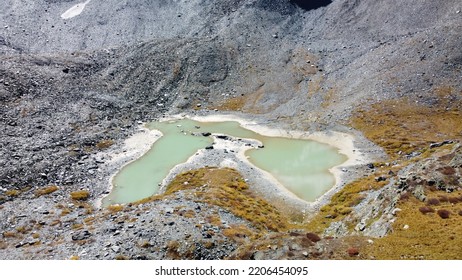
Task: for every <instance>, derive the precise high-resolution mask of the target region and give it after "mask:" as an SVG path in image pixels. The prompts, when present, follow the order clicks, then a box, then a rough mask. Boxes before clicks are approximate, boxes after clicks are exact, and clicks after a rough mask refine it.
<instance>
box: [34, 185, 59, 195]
mask: <svg viewBox="0 0 462 280" xmlns="http://www.w3.org/2000/svg"><path fill="white" fill-rule="evenodd" d="M58 189H59V188H58V186H48V187H44V188H41V189H39V190H37V191H36V192H35V196H36V197H40V196H42V195H47V194H51V193H54V192H55V191H57V190H58Z"/></svg>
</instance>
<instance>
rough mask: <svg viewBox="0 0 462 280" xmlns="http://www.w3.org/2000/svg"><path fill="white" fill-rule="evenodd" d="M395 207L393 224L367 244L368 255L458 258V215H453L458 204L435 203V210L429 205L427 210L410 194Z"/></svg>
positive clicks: (461, 238) (461, 222)
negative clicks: (396, 209)
mask: <svg viewBox="0 0 462 280" xmlns="http://www.w3.org/2000/svg"><path fill="white" fill-rule="evenodd" d="M436 193H442V192H436ZM460 193H462V192H458V193H456V194H453V195H451V197H455V196H457V195H460ZM432 195H433V194H432ZM398 207H399V208H401V209H402V211H401V212H399V213H398V217H397V219H396V222H395V223H394V224H393V232H392V233H391V234H389V235H388V236H386V237H384V238H381V239H377V240H375V242H374V244H373V245H372V246H368V247H367V248H366V249H365V250H366V251H367V254H368V255H370V256H373V257H375V258H377V259H443V260H445V259H462V254H461V253H460V252H461V251H460V248H462V235H461V234H460V232H461V231H462V216H459V215H456V213H458V211H460V209H461V206H460V205H457V204H451V203H441V205H439V206H435V210H436V211H437V212H438V213H435V210H433V209H432V210H433V211H427V209H426V208H428V206H426V205H425V203H424V202H421V201H419V200H417V199H415V198H414V197H411V198H410V199H409V200H407V201H405V202H401V203H400V204H399V205H398ZM422 209H423V210H424V211H422ZM440 213H441V214H440ZM440 216H443V217H440ZM406 228H408V229H406Z"/></svg>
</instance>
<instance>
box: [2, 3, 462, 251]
mask: <svg viewBox="0 0 462 280" xmlns="http://www.w3.org/2000/svg"><path fill="white" fill-rule="evenodd" d="M4 2H5V3H3V5H2V6H3V8H2V9H1V10H0V58H1V59H0V102H1V104H2V106H1V107H0V130H1V133H0V166H1V169H0V187H1V190H0V203H1V205H0V211H1V218H0V232H2V234H3V239H2V241H0V256H1V258H3V259H11V258H13V259H14V258H21V259H22V258H39V259H40V258H69V257H71V256H79V257H80V258H106V259H110V258H115V257H118V258H125V257H127V258H165V257H170V258H225V257H226V256H232V257H240V258H245V257H251V258H283V257H293V258H305V257H313V258H318V257H319V258H329V257H332V258H348V257H350V256H349V254H347V253H346V252H347V251H346V250H347V249H348V248H349V247H355V248H356V247H358V248H360V249H361V250H360V251H361V252H363V249H362V248H363V247H367V246H369V245H370V242H367V240H368V238H369V237H365V239H361V238H362V236H363V235H366V236H374V237H379V236H383V235H385V234H390V233H391V232H392V231H393V225H394V224H395V225H400V226H401V225H402V223H404V224H403V226H404V225H408V224H407V223H406V222H403V221H400V220H399V219H400V217H399V213H398V212H400V211H398V210H396V209H398V208H399V209H403V212H405V211H407V210H408V209H411V208H412V207H410V206H409V205H408V204H406V203H407V202H408V201H411V202H410V203H417V204H418V203H426V202H425V201H426V200H425V199H422V197H423V196H422V195H424V196H425V197H427V196H429V197H433V196H435V197H436V196H438V195H446V194H444V192H448V188H447V187H446V186H447V185H448V184H449V185H451V192H455V193H457V194H458V192H460V189H459V187H460V184H461V182H460V177H459V175H460V172H461V170H460V168H461V167H460V166H459V165H457V164H455V165H454V164H453V163H449V161H448V160H449V157H452V158H455V159H454V160H455V161H457V160H456V159H457V158H458V157H460V156H459V155H460V153H459V152H460V148H458V146H457V142H458V141H460V139H461V138H462V127H461V123H462V121H461V120H462V118H461V115H460V113H461V112H460V111H461V97H462V72H461V71H462V38H461V37H460V34H461V32H462V12H461V10H462V5H461V3H460V1H457V0H445V1H430V0H409V1H398V0H389V1H385V0H368V1H366V0H334V1H314V2H316V3H315V4H313V6H307V5H306V3H304V2H306V1H288V0H278V1H268V0H232V1H227V0H216V1H210V0H193V1H186V0H177V1H164V0H157V1H148V0H132V1H128V0H127V1H116V0H106V1H86V2H84V1H82V2H81V3H80V6H78V7H75V6H74V5H77V4H79V1H72V0H62V1H59V0H53V1H52V0H38V1H32V0H22V1H19V0H6V1H4ZM71 8H72V9H71ZM215 111H220V112H231V113H235V114H242V116H244V117H247V118H255V119H257V120H259V121H260V122H261V123H264V124H267V125H270V126H272V127H280V128H284V129H297V130H304V131H327V130H336V131H343V132H348V133H350V134H352V135H354V136H355V137H357V145H358V149H360V150H362V151H364V152H366V153H369V154H370V155H371V158H376V159H377V162H376V163H374V164H372V163H371V164H372V165H369V166H357V167H355V168H354V169H352V170H351V171H348V172H351V173H352V174H351V176H350V177H351V179H352V182H351V183H350V184H348V185H347V186H346V187H345V189H344V190H342V191H340V192H339V193H338V194H336V195H334V196H333V198H332V200H331V202H330V203H328V204H327V205H325V207H323V208H322V209H321V211H320V212H319V215H317V216H315V217H313V218H312V219H311V220H310V221H306V223H298V222H300V221H297V223H295V222H294V224H291V225H282V226H281V228H279V229H277V228H275V227H272V228H271V229H267V228H266V230H262V227H261V224H258V223H255V221H252V220H251V219H249V218H248V217H245V216H243V215H241V214H239V213H233V212H232V211H230V210H229V208H226V207H225V206H224V205H216V204H214V205H211V204H210V202H209V201H200V202H197V201H194V200H191V199H190V198H188V196H189V195H191V193H190V192H191V190H180V191H178V192H174V193H172V194H169V195H168V196H167V198H162V200H159V199H154V200H153V201H149V202H146V203H145V204H142V205H141V206H140V205H129V206H126V207H125V208H122V207H121V208H114V209H109V210H108V209H97V208H96V207H95V205H94V202H95V201H96V199H97V198H99V197H100V196H101V195H102V194H104V193H105V192H106V191H107V184H108V183H107V182H108V180H109V177H110V176H111V175H112V172H114V170H109V169H108V168H106V166H105V163H106V159H105V158H102V157H101V155H102V154H104V153H107V152H111V151H117V150H119V149H121V148H122V145H123V140H124V139H126V138H127V137H128V136H130V135H132V134H133V133H134V132H135V131H137V127H138V124H139V123H140V122H145V121H149V120H153V119H155V118H158V117H160V116H162V115H166V114H175V113H183V112H189V113H193V114H209V113H213V112H215ZM369 141H370V142H369ZM443 141H446V142H443ZM451 141H452V142H451ZM432 143H440V144H442V143H444V145H441V147H437V146H439V145H436V146H432V148H429V147H430V146H429V145H430V144H432ZM383 152H385V153H386V154H387V155H386V156H385V155H384V153H383ZM379 161H380V162H379ZM434 161H436V163H434V164H433V163H432V162H434ZM428 162H430V163H432V164H430V163H428ZM448 164H449V166H450V167H447V166H446V165H448ZM427 165H428V167H427ZM423 166H425V168H427V169H425V171H421V169H423ZM420 167H422V168H421V169H419V168H420ZM416 168H417V169H418V170H417V171H416V170H415V169H416ZM428 168H430V169H431V170H430V171H429V170H428ZM432 170H433V171H432ZM348 172H347V173H348ZM419 172H424V173H425V175H427V174H428V173H431V174H433V173H432V172H436V173H435V174H436V175H434V176H433V177H435V176H436V177H438V176H439V175H438V174H440V173H442V174H443V175H444V176H453V175H454V174H457V176H456V175H454V176H455V178H453V179H451V180H452V181H451V180H449V179H447V178H443V179H442V180H441V181H442V182H445V183H444V186H445V187H444V188H436V189H434V188H432V186H433V185H431V184H430V183H428V182H429V181H432V179H431V178H429V179H428V180H427V179H426V181H425V182H426V184H423V185H424V186H425V188H424V187H422V188H421V189H422V190H420V189H419V188H417V189H418V190H420V191H416V188H415V186H414V185H416V184H417V185H419V184H420V183H413V182H415V181H416V180H417V179H415V178H414V177H415V176H417V175H415V176H414V177H413V174H420V173H419ZM438 172H439V173H438ZM228 175H229V176H231V177H232V178H234V179H236V178H237V177H239V176H238V175H236V174H234V173H231V174H228ZM418 176H420V175H418ZM422 176H423V175H422ZM231 177H230V178H231ZM438 178H439V177H438ZM234 179H232V180H234ZM353 179H356V181H355V180H353ZM230 180H231V179H230ZM236 180H237V179H236ZM448 180H449V181H448ZM457 180H458V181H457ZM403 182H407V183H406V184H407V185H411V186H412V188H411V189H409V190H408V191H407V192H406V190H405V188H404V187H403V184H404V183H403ZM217 184H218V183H217ZM218 185H219V184H218ZM407 185H406V186H407ZM420 185H422V184H420ZM52 186H57V189H55V188H53V187H52ZM426 187H429V188H428V189H426ZM403 188H404V190H403ZM82 190H84V191H85V192H88V197H86V196H84V197H83V198H82V200H75V199H72V198H71V196H70V194H71V192H76V191H82ZM403 191H404V193H413V194H414V196H411V197H410V198H409V197H408V199H406V198H405V199H400V198H401V196H402V195H403ZM430 191H431V192H435V193H434V194H433V193H431V194H430V193H428V192H430ZM416 192H417V194H416ZM438 192H442V193H438ZM421 193H423V194H422V195H421ZM405 197H407V196H406V195H405ZM414 197H415V199H416V200H417V201H419V202H417V201H414V200H412V199H414ZM74 198H75V197H74ZM256 199H257V198H256ZM440 200H441V199H440ZM443 200H444V199H443ZM454 202H455V201H454ZM249 203H256V202H255V201H250V202H249ZM268 203H269V204H271V202H268ZM400 203H402V204H403V205H401V204H400ZM443 203H444V202H443ZM268 207H270V206H268ZM421 207H423V206H421ZM451 207H455V208H454V209H451V211H452V213H453V215H451V219H449V220H447V219H445V221H449V222H447V223H446V226H447V227H449V228H450V229H451V230H452V229H454V230H455V228H453V227H452V226H453V224H457V223H458V222H459V220H460V217H459V216H458V215H459V214H456V213H457V211H458V210H459V209H458V208H457V203H453V204H452V206H451ZM417 208H418V207H417ZM204 209H207V210H205V211H201V210H204ZM433 210H435V209H433ZM436 210H438V209H436ZM268 211H269V213H273V212H272V211H273V209H271V211H270V210H268ZM274 211H277V210H274ZM406 213H407V214H406V215H403V217H402V218H403V219H405V218H406V217H412V215H413V214H412V213H411V214H408V212H406ZM435 213H437V212H435ZM435 213H433V214H432V213H430V214H429V215H434V216H435V218H437V219H439V218H438V217H437V216H436V215H437V214H435ZM417 214H419V215H423V214H421V213H417ZM175 215H177V216H180V217H181V219H180V220H181V221H179V222H174V223H173V224H171V222H172V221H173V220H175V221H177V219H173V218H172V216H175ZM396 216H397V217H396ZM326 217H327V218H326ZM419 217H420V216H419ZM425 217H428V216H425ZM457 219H459V220H457ZM396 220H398V222H397V223H394V222H395V221H396ZM414 220H415V219H414ZM223 221H226V223H223ZM260 222H261V221H260ZM230 223H232V226H230V225H229V224H230ZM148 224H149V226H147V225H148ZM175 225H176V226H175ZM408 226H409V225H408ZM154 229H155V230H154ZM410 230H413V229H412V227H411V228H410ZM158 231H161V232H160V233H159V232H158ZM276 231H279V232H280V233H274V232H276ZM183 232H190V235H189V237H188V238H187V239H188V240H189V239H190V241H187V242H186V244H185V243H184V240H185V237H184V236H182V235H181V234H182V233H183ZM307 232H310V233H311V232H316V234H318V235H320V236H321V237H335V238H336V239H335V241H330V240H332V239H322V240H321V241H320V242H318V241H313V240H312V239H313V238H312V237H313V236H312V235H306V233H307ZM446 232H450V231H446ZM180 233H181V234H180ZM272 234H275V236H277V238H278V242H279V243H280V246H279V247H278V246H276V248H272V250H273V249H274V250H273V251H275V252H276V253H275V254H272V253H268V252H257V251H258V250H257V251H255V253H254V254H251V255H245V254H242V253H240V251H239V248H241V249H242V248H247V249H248V248H261V247H262V246H263V245H261V244H265V246H266V243H265V242H267V240H272V238H273V236H272ZM436 234H442V233H436ZM417 235H418V234H417ZM156 236H159V237H158V238H156ZM352 236H355V237H352ZM389 236H390V237H387V238H393V235H389ZM310 237H311V239H310ZM291 238H292V239H293V238H296V239H297V238H298V239H299V241H300V242H298V243H297V244H298V245H297V246H299V247H296V248H295V249H292V248H291V247H290V246H289V247H290V248H289V247H287V246H288V245H287V246H285V244H286V243H290V242H289V241H290V240H291ZM306 238H308V241H307V239H306ZM399 238H400V239H399V240H400V241H399V242H401V243H399V242H397V241H393V242H395V243H393V244H401V245H397V247H398V248H399V247H403V246H402V245H403V244H406V243H405V242H406V240H408V239H412V236H408V237H407V238H408V239H406V236H405V237H403V236H400V237H399ZM448 238H449V237H448ZM103 239H105V240H109V241H107V242H103V241H102V240H103ZM298 239H297V240H298ZM314 239H316V238H314ZM127 240H131V241H130V242H128V241H127ZM384 240H386V239H384ZM452 240H456V241H454V242H459V241H458V239H457V238H455V239H452ZM380 242H385V241H377V242H375V243H374V244H375V245H376V246H381V244H382V243H380ZM106 243H109V244H106ZM122 244H131V245H126V246H125V247H124V246H122ZM133 244H134V245H133ZM187 244H195V245H194V248H199V249H197V250H196V251H197V252H199V253H197V254H196V253H194V250H192V249H191V248H192V247H190V246H188V245H187ZM332 244H334V245H332ZM426 244H429V243H428V242H427V243H426ZM375 245H374V246H375ZM414 245H415V244H414ZM414 245H413V246H414ZM446 245H448V244H446ZM446 245H444V246H446ZM450 245H451V244H449V245H448V246H447V247H448V248H451V246H450ZM313 246H314V247H313ZM432 246H434V245H431V246H430V245H428V247H429V248H430V249H428V248H427V249H428V250H426V251H425V252H426V253H422V254H421V253H419V252H418V251H416V250H414V251H412V250H411V251H410V252H406V253H403V254H402V255H406V256H408V257H409V258H414V257H420V256H424V257H425V258H444V257H445V255H441V254H440V255H438V254H435V255H432V254H431V252H432V250H431V248H433V247H432ZM435 246H436V245H435ZM286 247H287V248H286ZM102 248H104V250H105V252H106V253H107V254H106V253H103V254H101V249H102ZM269 248H271V247H269ZM444 248H446V247H444ZM247 249H245V250H247ZM349 249H351V248H349ZM379 249H380V248H379ZM379 249H376V250H379ZM284 250H285V251H284ZM364 250H366V249H364ZM367 250H369V251H368V253H367V254H366V253H364V254H362V253H361V255H360V256H362V257H364V258H372V257H379V258H380V257H382V258H399V257H400V256H397V255H390V254H386V253H383V252H382V253H383V254H379V253H377V252H378V251H374V250H375V249H374V248H369V247H368V248H367ZM382 251H383V250H382ZM330 252H333V253H332V254H331V253H330ZM364 252H365V251H364ZM289 253H290V254H289ZM305 253H306V254H305ZM356 255H357V254H352V256H356ZM449 257H451V258H460V256H455V255H449Z"/></svg>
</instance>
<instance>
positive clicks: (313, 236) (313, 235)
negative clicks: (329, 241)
mask: <svg viewBox="0 0 462 280" xmlns="http://www.w3.org/2000/svg"><path fill="white" fill-rule="evenodd" d="M306 237H307V238H308V239H309V240H311V241H312V242H315V243H316V242H318V241H321V237H319V236H318V235H317V234H316V233H313V232H308V233H307V234H306Z"/></svg>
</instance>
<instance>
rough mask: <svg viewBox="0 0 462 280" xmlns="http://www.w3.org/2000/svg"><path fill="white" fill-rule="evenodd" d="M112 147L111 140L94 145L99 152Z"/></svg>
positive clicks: (112, 142)
mask: <svg viewBox="0 0 462 280" xmlns="http://www.w3.org/2000/svg"><path fill="white" fill-rule="evenodd" d="M112 145H114V141H113V140H111V139H109V140H101V141H99V142H98V143H96V148H98V149H100V150H104V149H107V148H109V147H111V146H112Z"/></svg>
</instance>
